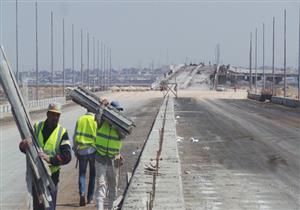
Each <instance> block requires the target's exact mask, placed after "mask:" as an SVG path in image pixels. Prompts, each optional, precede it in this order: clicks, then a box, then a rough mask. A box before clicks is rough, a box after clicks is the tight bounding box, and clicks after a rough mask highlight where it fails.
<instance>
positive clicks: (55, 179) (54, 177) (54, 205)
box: [32, 171, 59, 210]
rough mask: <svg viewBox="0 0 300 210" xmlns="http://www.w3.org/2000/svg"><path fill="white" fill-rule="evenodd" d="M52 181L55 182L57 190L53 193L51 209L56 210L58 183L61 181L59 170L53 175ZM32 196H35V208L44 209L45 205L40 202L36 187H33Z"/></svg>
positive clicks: (35, 209) (37, 209) (36, 209)
mask: <svg viewBox="0 0 300 210" xmlns="http://www.w3.org/2000/svg"><path fill="white" fill-rule="evenodd" d="M51 178H52V181H53V183H54V184H55V187H56V189H55V191H54V192H52V193H51V197H52V202H51V203H50V210H55V209H56V196H57V191H58V189H57V185H58V182H59V171H57V172H55V173H54V174H52V175H51ZM32 197H33V210H44V205H43V204H42V203H41V204H40V203H39V200H38V196H37V193H36V191H35V189H34V187H33V188H32Z"/></svg>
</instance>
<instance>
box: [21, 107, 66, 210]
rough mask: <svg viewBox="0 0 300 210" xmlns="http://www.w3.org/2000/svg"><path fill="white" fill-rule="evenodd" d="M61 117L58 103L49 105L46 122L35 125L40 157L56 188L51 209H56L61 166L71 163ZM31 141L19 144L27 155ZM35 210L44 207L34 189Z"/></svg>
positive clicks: (41, 209) (23, 141) (52, 195)
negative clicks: (45, 163) (44, 162)
mask: <svg viewBox="0 0 300 210" xmlns="http://www.w3.org/2000/svg"><path fill="white" fill-rule="evenodd" d="M60 115H61V105H60V104H58V103H52V104H49V107H48V111H47V119H46V120H45V121H41V122H37V123H35V125H34V131H35V134H36V137H37V139H38V144H39V146H40V147H41V148H42V151H39V153H38V154H39V156H40V157H41V158H42V159H44V160H45V161H46V162H47V163H48V164H49V168H50V171H51V178H52V180H53V183H54V184H55V186H56V190H55V191H54V192H51V197H52V202H51V203H50V209H51V210H55V208H56V196H57V185H58V182H59V173H60V165H64V164H67V163H69V162H70V161H71V145H70V140H69V136H68V133H67V130H66V129H65V128H63V127H62V126H61V125H60V124H59V123H58V121H59V117H60ZM29 144H32V142H31V140H29V139H24V140H22V141H21V143H20V144H19V148H20V150H21V151H22V152H24V153H25V151H26V149H27V148H28V146H29ZM32 196H33V209H34V210H43V209H44V207H43V205H42V204H41V203H39V199H38V195H37V193H36V191H35V189H34V187H33V188H32Z"/></svg>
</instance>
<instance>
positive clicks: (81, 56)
mask: <svg viewBox="0 0 300 210" xmlns="http://www.w3.org/2000/svg"><path fill="white" fill-rule="evenodd" d="M82 37H83V30H82V28H81V35H80V78H81V86H82V87H83V54H82V50H83V49H82V47H83V39H82Z"/></svg>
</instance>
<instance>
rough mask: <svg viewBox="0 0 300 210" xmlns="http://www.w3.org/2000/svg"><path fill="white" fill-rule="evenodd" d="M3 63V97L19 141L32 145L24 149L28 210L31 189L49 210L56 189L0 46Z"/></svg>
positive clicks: (44, 207) (0, 79)
mask: <svg viewBox="0 0 300 210" xmlns="http://www.w3.org/2000/svg"><path fill="white" fill-rule="evenodd" d="M1 53H2V56H3V59H4V60H3V61H2V62H1V64H0V82H1V85H2V88H3V90H4V92H5V95H6V96H7V98H8V101H9V103H10V105H11V108H12V114H13V117H14V120H15V122H16V125H17V127H18V130H19V133H20V136H21V139H30V140H31V141H32V144H29V146H28V147H27V149H26V182H27V190H28V193H29V195H30V196H28V198H29V200H28V206H27V207H28V208H29V209H32V199H31V198H32V189H33V188H34V189H35V190H36V192H38V195H39V202H40V203H41V204H42V206H43V208H42V209H50V205H51V202H53V199H52V196H51V194H52V193H53V192H54V191H55V190H56V187H55V185H54V183H53V181H52V178H51V172H50V169H49V167H48V164H47V163H46V162H45V161H43V159H42V158H41V157H40V156H39V155H38V151H40V150H41V147H40V146H39V144H38V139H37V136H36V135H35V132H34V129H33V126H32V124H31V119H30V115H29V113H28V110H27V108H26V106H25V105H24V100H23V98H22V95H21V92H20V89H19V86H18V84H17V82H16V79H15V76H14V73H13V70H12V68H11V66H10V64H9V62H8V58H7V56H6V54H5V52H4V49H3V47H2V46H1Z"/></svg>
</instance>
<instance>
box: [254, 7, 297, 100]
mask: <svg viewBox="0 0 300 210" xmlns="http://www.w3.org/2000/svg"><path fill="white" fill-rule="evenodd" d="M286 14H287V12H286V10H284V16H283V18H284V25H283V31H284V39H283V73H284V75H283V78H284V88H283V92H284V93H283V95H284V97H287V83H286V79H287V64H286V56H287V53H286V43H287V39H286V22H287V17H286ZM298 35H299V43H298V44H299V46H298V99H299V100H300V7H299V34H298ZM262 50H263V55H262V71H263V72H262V83H263V84H262V88H263V90H265V89H266V72H265V23H263V27H262ZM249 52H250V54H249V71H250V79H249V88H250V91H252V83H253V78H252V77H253V76H252V32H251V35H250V51H249ZM254 63H255V64H254V65H255V66H254V68H255V79H254V81H255V93H257V28H255V55H254ZM271 88H272V90H271V91H272V95H275V94H276V77H275V17H273V19H272V86H271Z"/></svg>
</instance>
